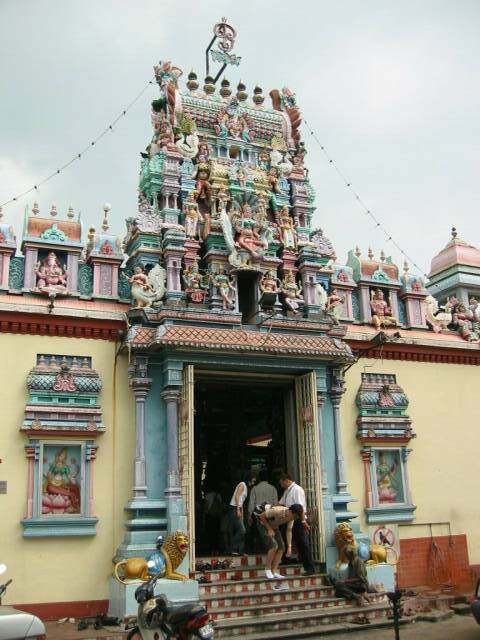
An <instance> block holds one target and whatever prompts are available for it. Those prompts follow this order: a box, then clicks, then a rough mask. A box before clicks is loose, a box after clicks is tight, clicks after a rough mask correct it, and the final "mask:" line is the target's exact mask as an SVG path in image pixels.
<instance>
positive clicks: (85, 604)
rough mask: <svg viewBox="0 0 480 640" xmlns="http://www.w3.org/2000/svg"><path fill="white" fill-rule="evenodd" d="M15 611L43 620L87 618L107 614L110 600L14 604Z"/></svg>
mask: <svg viewBox="0 0 480 640" xmlns="http://www.w3.org/2000/svg"><path fill="white" fill-rule="evenodd" d="M12 606H13V607H15V609H20V610H21V611H26V612H27V613H32V614H33V615H35V616H38V617H39V618H40V619H41V620H58V619H59V618H86V617H88V616H95V615H97V614H98V613H107V611H108V600H75V601H73V602H38V603H31V604H14V605H12Z"/></svg>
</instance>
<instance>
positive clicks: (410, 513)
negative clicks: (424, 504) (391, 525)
mask: <svg viewBox="0 0 480 640" xmlns="http://www.w3.org/2000/svg"><path fill="white" fill-rule="evenodd" d="M416 508H417V507H416V505H414V504H408V505H392V506H391V507H378V508H375V507H370V508H369V507H367V508H365V514H366V516H367V522H368V524H384V523H385V522H411V521H412V520H415V513H414V512H415V510H416Z"/></svg>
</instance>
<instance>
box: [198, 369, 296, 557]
mask: <svg viewBox="0 0 480 640" xmlns="http://www.w3.org/2000/svg"><path fill="white" fill-rule="evenodd" d="M285 393H286V388H285V386H280V385H272V384H262V383H258V382H256V381H249V382H248V383H245V384H242V383H234V382H230V380H229V379H228V378H227V379H225V380H224V381H223V382H222V381H218V382H207V381H205V382H203V381H201V380H199V381H197V382H196V384H195V523H196V524H195V529H196V532H195V538H196V554H197V556H198V555H210V554H212V553H215V552H220V553H221V552H223V551H224V549H223V540H222V536H221V533H219V535H218V536H216V535H212V530H211V527H210V530H208V529H209V527H208V526H206V524H205V510H206V507H205V496H206V494H207V493H208V492H218V493H219V494H220V496H221V499H222V504H223V505H224V506H226V505H228V504H229V502H230V499H231V497H232V493H233V490H234V488H235V486H236V484H237V483H238V482H239V481H240V480H241V479H244V478H245V476H246V474H248V472H249V471H255V472H258V471H259V470H260V469H262V468H265V469H267V471H268V475H269V478H270V482H272V483H273V484H275V485H276V478H277V477H278V474H279V473H280V472H281V471H283V470H284V469H285V468H286V454H285V451H286V446H285V410H284V405H285ZM212 538H213V539H212Z"/></svg>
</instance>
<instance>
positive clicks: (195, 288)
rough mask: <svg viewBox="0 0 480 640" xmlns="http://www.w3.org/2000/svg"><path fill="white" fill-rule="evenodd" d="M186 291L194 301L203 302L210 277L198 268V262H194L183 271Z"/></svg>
mask: <svg viewBox="0 0 480 640" xmlns="http://www.w3.org/2000/svg"><path fill="white" fill-rule="evenodd" d="M183 282H184V284H185V293H186V294H187V296H188V298H189V299H190V300H191V301H192V302H203V299H204V298H205V294H206V288H207V287H208V278H205V276H203V275H202V274H201V273H200V271H199V270H198V264H197V262H194V263H192V264H191V265H190V266H189V267H187V269H185V271H184V272H183Z"/></svg>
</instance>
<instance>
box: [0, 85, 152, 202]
mask: <svg viewBox="0 0 480 640" xmlns="http://www.w3.org/2000/svg"><path fill="white" fill-rule="evenodd" d="M154 80H155V78H152V79H151V80H149V81H148V82H147V84H146V85H145V86H144V87H143V89H142V90H141V91H140V93H138V94H137V95H136V96H135V98H134V99H133V100H132V101H131V102H130V103H129V104H128V105H127V106H126V107H125V108H124V109H122V111H121V112H120V113H119V114H118V116H117V117H116V118H115V120H113V122H111V123H110V124H109V125H107V126H106V127H105V129H103V131H102V132H101V133H99V134H98V136H97V137H96V138H94V139H93V140H92V141H91V142H90V143H89V144H88V145H87V146H86V147H85V148H84V149H81V150H80V151H79V152H78V153H76V154H75V155H74V156H73V157H72V158H71V159H70V160H69V161H68V162H66V163H65V164H63V165H62V166H61V167H59V168H58V169H57V170H56V171H54V172H53V173H51V174H50V175H48V176H47V177H46V178H44V179H43V180H40V182H37V183H36V184H34V185H33V186H32V187H30V189H27V190H26V191H22V193H19V194H17V195H16V196H14V197H13V198H10V200H6V201H5V202H2V203H1V204H0V208H2V207H5V206H6V205H8V204H11V203H12V202H17V201H18V200H20V199H21V198H23V197H24V196H26V195H27V194H29V193H32V191H38V188H39V187H41V186H42V185H43V184H45V183H46V182H48V181H49V180H51V179H52V178H54V177H55V176H58V175H59V174H60V173H61V172H62V171H64V170H65V169H66V168H67V167H69V166H70V165H71V164H73V163H74V162H76V161H78V160H81V158H82V156H83V155H85V153H87V151H90V150H91V149H92V148H93V147H94V146H95V145H96V144H97V142H98V141H99V140H101V139H102V138H103V137H104V136H106V135H107V133H109V132H113V128H114V126H115V125H116V124H117V122H118V121H119V120H121V119H122V118H124V117H125V116H126V115H127V113H128V112H129V111H130V109H131V108H132V107H133V105H134V104H135V103H136V102H137V101H138V100H139V99H140V98H141V97H142V96H143V94H144V93H145V91H146V90H147V89H148V87H149V86H150V85H152V84H154Z"/></svg>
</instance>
